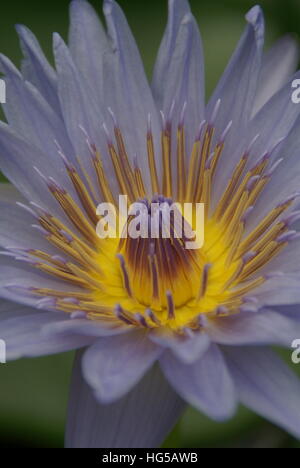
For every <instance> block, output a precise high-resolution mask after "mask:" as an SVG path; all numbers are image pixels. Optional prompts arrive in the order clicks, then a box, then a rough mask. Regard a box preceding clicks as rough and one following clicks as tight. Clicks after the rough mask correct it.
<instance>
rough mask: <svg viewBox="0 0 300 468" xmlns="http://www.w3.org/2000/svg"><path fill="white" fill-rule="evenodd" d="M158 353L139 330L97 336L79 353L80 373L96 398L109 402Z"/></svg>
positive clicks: (131, 384)
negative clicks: (81, 367)
mask: <svg viewBox="0 0 300 468" xmlns="http://www.w3.org/2000/svg"><path fill="white" fill-rule="evenodd" d="M160 353H161V349H160V348H159V347H158V346H157V345H155V344H154V343H152V342H151V341H150V340H149V339H148V337H147V335H146V334H145V333H144V332H142V331H134V332H132V333H130V334H125V335H124V334H123V335H119V336H113V337H108V338H100V339H99V340H98V341H97V342H96V343H95V344H94V345H93V346H92V347H91V348H89V349H88V350H87V352H86V353H85V355H84V357H83V362H82V365H83V375H84V377H85V378H86V380H87V382H88V383H89V385H90V386H91V387H92V388H93V390H94V394H95V396H96V398H97V399H98V400H99V401H100V402H102V403H112V402H113V401H115V400H117V399H118V398H120V397H122V396H123V395H125V394H126V393H127V392H129V391H130V390H131V389H132V388H133V387H134V385H136V384H137V382H138V381H139V380H140V379H141V378H142V377H143V375H144V374H145V373H146V372H147V370H148V369H150V367H151V366H152V365H153V363H154V362H155V361H156V359H157V358H158V356H159V354H160Z"/></svg>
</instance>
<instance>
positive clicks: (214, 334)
mask: <svg viewBox="0 0 300 468" xmlns="http://www.w3.org/2000/svg"><path fill="white" fill-rule="evenodd" d="M206 331H207V333H208V334H209V336H210V338H211V339H212V341H215V342H217V343H219V344H225V345H231V346H236V345H238V346H241V345H258V344H273V345H283V346H287V347H289V346H290V345H291V342H292V340H293V339H294V338H295V335H297V329H296V328H295V324H294V323H293V322H292V320H290V319H289V318H285V317H284V316H283V315H281V314H278V313H276V312H273V311H271V310H263V311H260V312H249V313H247V312H244V313H240V314H237V315H232V316H229V317H221V318H219V319H214V320H213V319H211V320H209V322H208V325H207V328H206ZM298 331H299V333H298V334H299V336H300V327H298Z"/></svg>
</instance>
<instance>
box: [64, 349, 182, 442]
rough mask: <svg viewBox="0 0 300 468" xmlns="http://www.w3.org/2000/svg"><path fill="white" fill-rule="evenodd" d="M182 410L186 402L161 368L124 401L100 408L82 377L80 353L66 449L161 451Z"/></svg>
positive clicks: (69, 410)
mask: <svg viewBox="0 0 300 468" xmlns="http://www.w3.org/2000/svg"><path fill="white" fill-rule="evenodd" d="M183 408H184V402H183V401H182V400H181V398H180V397H179V396H178V395H177V394H176V393H175V392H174V391H173V390H172V388H171V387H170V386H169V384H168V383H167V382H166V380H165V379H164V377H163V375H162V374H161V371H160V369H159V367H158V366H154V367H153V368H152V370H150V371H149V372H148V373H147V374H146V375H145V377H144V378H143V379H142V380H141V381H140V382H139V383H138V384H137V385H136V386H135V387H134V389H133V390H131V392H130V393H128V394H127V395H126V396H125V397H123V398H122V399H121V400H119V401H117V402H116V403H113V404H109V405H103V404H102V405H101V404H99V403H98V402H97V401H96V400H95V398H94V395H93V392H92V391H91V389H90V388H89V386H88V385H87V383H86V382H85V380H84V379H83V377H82V374H81V352H78V353H77V355H76V360H75V366H74V370H73V377H72V383H71V394H70V399H69V409H68V420H67V428H66V442H65V443H66V447H67V448H107V447H110V448H153V447H159V446H160V445H161V444H162V442H163V441H164V439H165V437H166V436H167V434H168V433H169V431H170V430H171V429H172V428H173V426H174V424H175V423H176V422H177V420H178V418H179V416H180V415H181V412H182V410H183Z"/></svg>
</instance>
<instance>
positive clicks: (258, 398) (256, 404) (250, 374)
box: [224, 348, 300, 438]
mask: <svg viewBox="0 0 300 468" xmlns="http://www.w3.org/2000/svg"><path fill="white" fill-rule="evenodd" d="M224 351H225V354H226V356H227V362H228V365H229V367H230V369H231V374H232V377H233V379H234V382H235V385H236V387H237V390H238V393H239V397H240V400H241V402H242V403H243V404H244V405H246V406H248V407H249V408H251V409H252V410H254V411H256V412H258V413H260V414H261V415H262V416H264V417H266V418H267V419H270V420H271V421H273V422H274V423H275V424H278V425H279V426H281V427H283V428H284V429H286V430H287V431H288V432H290V433H291V434H293V435H294V436H295V437H298V438H300V380H299V379H298V378H297V377H296V376H295V375H294V374H293V372H292V371H291V370H290V369H289V368H288V367H287V365H286V364H284V363H283V362H282V361H281V360H280V359H279V358H278V357H277V356H276V354H274V353H273V352H272V351H270V350H268V349H264V348H261V349H259V348H238V349H237V348H225V350H224Z"/></svg>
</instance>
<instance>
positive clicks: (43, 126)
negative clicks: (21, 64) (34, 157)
mask: <svg viewBox="0 0 300 468" xmlns="http://www.w3.org/2000/svg"><path fill="white" fill-rule="evenodd" d="M0 68H1V70H2V71H3V73H4V74H5V81H6V87H7V102H6V104H5V105H3V110H4V113H5V116H6V118H7V121H8V122H9V124H10V125H11V126H12V127H13V128H14V129H15V130H16V131H17V132H18V133H19V134H20V135H21V136H23V137H24V138H26V139H27V140H29V141H30V142H31V143H32V144H33V145H35V146H36V147H38V148H40V149H41V150H42V151H43V152H45V153H47V154H48V155H49V158H51V159H52V160H54V161H56V164H58V165H60V166H62V159H61V157H60V156H59V155H58V148H57V143H58V144H59V145H60V147H61V148H62V151H63V152H64V153H65V154H66V155H67V156H68V157H69V158H70V159H71V160H72V158H74V149H73V148H72V145H71V143H70V141H69V139H68V136H67V133H66V129H65V125H64V122H63V120H62V118H61V116H60V114H57V113H56V112H55V111H54V110H53V109H52V107H51V106H50V105H49V103H48V102H47V101H46V100H45V98H44V97H43V96H42V95H41V94H40V92H39V91H38V90H37V88H35V87H34V86H33V85H32V84H31V83H29V82H26V81H24V79H23V77H22V75H21V74H20V73H19V71H18V70H17V69H16V68H15V66H14V65H13V64H12V63H11V61H10V60H9V59H8V58H6V57H5V56H3V55H0ZM28 115H30V118H28ZM56 142H57V143H56Z"/></svg>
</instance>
